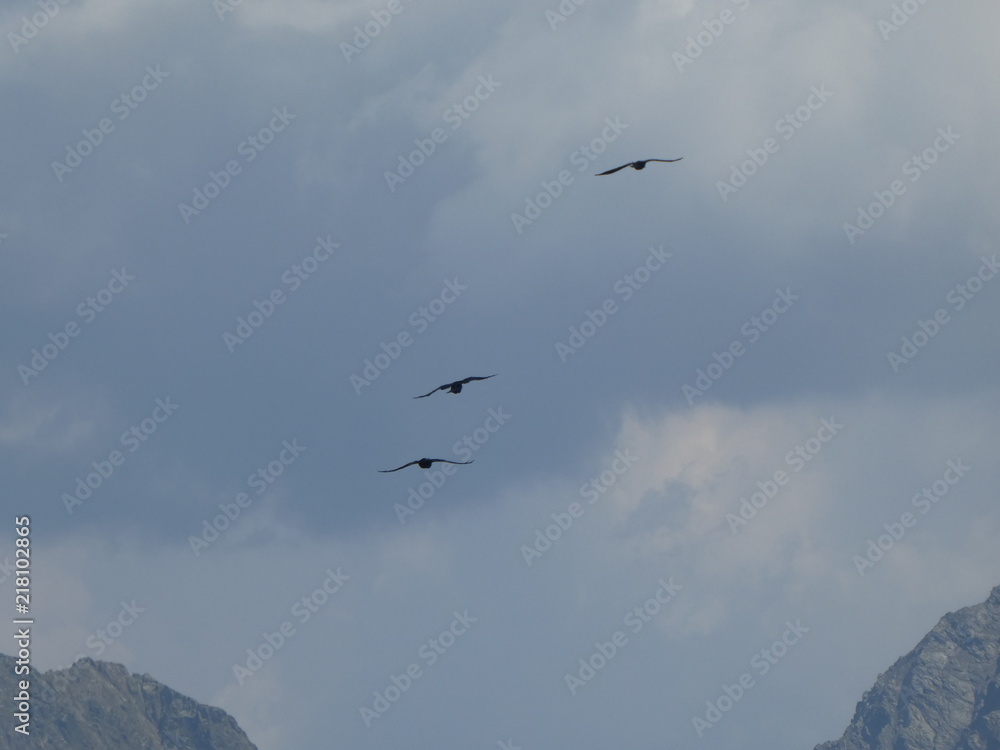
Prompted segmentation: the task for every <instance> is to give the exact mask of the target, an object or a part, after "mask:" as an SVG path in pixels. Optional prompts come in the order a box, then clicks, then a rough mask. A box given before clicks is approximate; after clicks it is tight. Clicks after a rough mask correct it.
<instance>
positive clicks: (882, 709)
mask: <svg viewBox="0 0 1000 750" xmlns="http://www.w3.org/2000/svg"><path fill="white" fill-rule="evenodd" d="M998 673H1000V586H998V587H997V588H995V589H993V592H992V593H991V594H990V598H989V599H987V600H986V601H985V602H983V603H982V604H977V605H975V606H972V607H966V608H965V609H961V610H959V611H958V612H953V613H951V614H947V615H945V616H944V617H942V618H941V620H940V621H939V622H938V624H937V625H935V626H934V629H933V630H931V632H930V633H928V634H927V635H926V636H924V638H923V640H921V641H920V643H918V644H917V647H916V648H914V649H913V651H911V652H910V653H909V654H907V655H906V656H904V657H903V658H901V659H900V660H899V661H897V662H896V663H895V664H893V665H892V667H891V668H890V669H889V670H888V671H887V672H885V673H883V674H881V675H879V677H878V679H877V680H876V681H875V685H874V686H873V687H872V688H871V690H869V691H867V692H866V693H865V694H864V696H862V698H861V702H860V703H858V706H857V709H856V710H855V712H854V718H853V719H852V720H851V723H850V726H848V728H847V731H846V732H844V735H843V736H842V737H841V738H840V739H839V740H837V741H836V742H825V743H823V744H822V745H818V746H817V748H816V750H1000V676H998Z"/></svg>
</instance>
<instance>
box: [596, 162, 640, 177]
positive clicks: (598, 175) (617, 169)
mask: <svg viewBox="0 0 1000 750" xmlns="http://www.w3.org/2000/svg"><path fill="white" fill-rule="evenodd" d="M631 166H632V162H629V163H628V164H622V165H621V166H620V167H615V168H614V169H609V170H608V171H607V172H601V173H600V174H595V175H594V177H603V176H604V175H606V174H614V173H615V172H618V171H619V170H622V169H625V167H631Z"/></svg>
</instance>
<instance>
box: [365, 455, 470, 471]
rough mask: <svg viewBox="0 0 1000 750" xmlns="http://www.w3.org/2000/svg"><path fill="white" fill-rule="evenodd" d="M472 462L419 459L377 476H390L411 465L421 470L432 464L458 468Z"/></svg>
mask: <svg viewBox="0 0 1000 750" xmlns="http://www.w3.org/2000/svg"><path fill="white" fill-rule="evenodd" d="M474 462H475V459H473V460H472V461H449V460H448V459H447V458H421V459H420V460H419V461H410V463H408V464H403V465H402V466H398V467H396V468H395V469H379V470H378V473H379V474H391V473H392V472H394V471H399V470H400V469H405V468H406V467H407V466H413V464H416V465H417V466H419V467H420V468H421V469H429V468H431V464H433V463H443V464H458V465H459V466H463V465H465V464H471V463H474Z"/></svg>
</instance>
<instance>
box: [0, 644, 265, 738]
mask: <svg viewBox="0 0 1000 750" xmlns="http://www.w3.org/2000/svg"><path fill="white" fill-rule="evenodd" d="M14 666H15V660H14V658H13V657H10V656H7V655H6V654H0V695H3V696H6V698H7V700H6V701H5V702H6V704H7V705H6V707H5V709H4V710H3V711H0V750H68V749H71V750H139V748H142V749H143V750H257V746H256V745H254V744H253V743H252V742H250V740H249V739H248V738H247V736H246V734H245V733H244V732H243V730H242V729H240V728H239V726H237V724H236V720H235V719H233V717H232V716H230V715H229V714H227V713H226V712H225V711H223V710H222V709H220V708H212V707H211V706H205V705H203V704H201V703H198V702H197V701H195V700H193V699H191V698H188V697H186V696H184V695H181V694H180V693H178V692H176V691H174V690H171V689H170V688H168V687H167V686H166V685H162V684H161V683H159V682H157V681H156V680H154V679H153V678H152V677H150V676H149V675H137V674H129V672H128V670H127V669H125V667H123V666H122V665H121V664H112V663H110V662H104V661H94V660H92V659H80V660H79V661H77V662H76V663H75V664H74V665H73V666H72V667H69V668H68V669H60V670H52V671H49V672H44V673H40V672H34V671H33V672H32V673H31V675H30V679H31V723H30V734H29V735H28V736H27V737H25V736H24V735H23V734H20V733H18V732H16V731H15V730H14V727H15V726H16V724H17V723H18V722H16V721H15V719H14V716H13V711H12V709H13V698H14V696H15V695H16V693H17V691H16V690H15V684H16V682H15V680H16V679H19V678H18V676H17V675H16V674H15V673H14Z"/></svg>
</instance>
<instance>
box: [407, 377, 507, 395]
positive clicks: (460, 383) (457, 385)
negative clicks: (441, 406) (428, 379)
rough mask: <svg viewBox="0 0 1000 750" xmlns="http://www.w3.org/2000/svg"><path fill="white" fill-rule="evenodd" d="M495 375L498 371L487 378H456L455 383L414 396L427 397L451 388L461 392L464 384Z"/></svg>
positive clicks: (452, 390)
mask: <svg viewBox="0 0 1000 750" xmlns="http://www.w3.org/2000/svg"><path fill="white" fill-rule="evenodd" d="M495 377H496V373H494V374H493V375H487V376H486V377H485V378H476V377H471V378H466V379H465V380H456V381H455V382H454V383H445V384H444V385H442V386H439V387H437V388H435V389H434V390H433V391H431V392H430V393H425V394H424V395H423V396H414V397H413V398H427V397H428V396H430V395H432V394H434V393H437V392H438V391H444V390H449V391H451V392H452V393H461V392H462V386H463V385H466V384H468V383H471V382H472V381H473V380H489V379H490V378H495Z"/></svg>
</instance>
